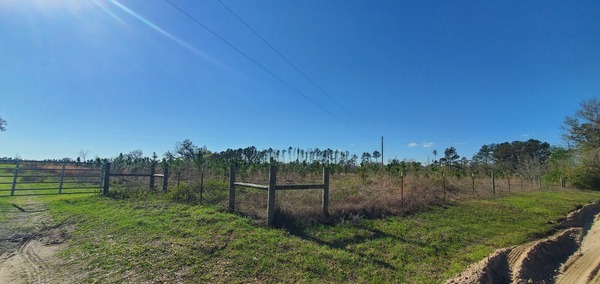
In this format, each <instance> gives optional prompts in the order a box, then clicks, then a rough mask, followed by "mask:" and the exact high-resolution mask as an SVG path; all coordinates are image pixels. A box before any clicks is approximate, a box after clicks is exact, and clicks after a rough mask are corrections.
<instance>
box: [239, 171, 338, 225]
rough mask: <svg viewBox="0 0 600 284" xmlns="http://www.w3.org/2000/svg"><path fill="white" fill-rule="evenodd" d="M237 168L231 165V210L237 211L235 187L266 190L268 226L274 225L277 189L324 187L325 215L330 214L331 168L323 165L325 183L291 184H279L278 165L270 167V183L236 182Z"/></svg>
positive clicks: (323, 208)
mask: <svg viewBox="0 0 600 284" xmlns="http://www.w3.org/2000/svg"><path fill="white" fill-rule="evenodd" d="M235 176H236V168H235V166H234V165H231V166H230V170H229V211H230V212H233V211H235V187H236V186H242V187H249V188H255V189H260V190H266V191H267V192H268V196H267V226H272V225H273V221H274V220H275V192H276V191H277V190H303V189H323V196H322V204H321V206H322V210H323V216H325V217H328V216H329V169H328V168H326V167H323V183H322V184H290V185H277V166H271V167H270V169H269V184H268V185H261V184H253V183H245V182H236V180H235Z"/></svg>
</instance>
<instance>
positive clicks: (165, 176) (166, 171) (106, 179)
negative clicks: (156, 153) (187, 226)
mask: <svg viewBox="0 0 600 284" xmlns="http://www.w3.org/2000/svg"><path fill="white" fill-rule="evenodd" d="M111 164H112V163H105V164H104V170H103V177H104V182H103V190H102V194H103V195H104V196H107V195H108V193H109V190H110V178H111V177H148V178H149V179H150V190H153V189H154V187H155V186H154V183H155V178H157V177H159V178H162V179H163V184H162V189H163V192H165V193H166V192H167V188H168V186H169V168H168V167H166V166H165V167H164V169H163V174H157V173H156V164H152V166H151V167H150V173H149V174H139V173H138V174H120V173H111Z"/></svg>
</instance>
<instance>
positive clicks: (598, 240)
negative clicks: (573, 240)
mask: <svg viewBox="0 0 600 284" xmlns="http://www.w3.org/2000/svg"><path fill="white" fill-rule="evenodd" d="M599 270H600V214H596V215H595V220H594V222H593V226H592V227H591V228H590V230H588V231H587V234H586V236H585V237H584V238H583V241H582V243H581V248H580V250H579V251H578V252H577V253H575V254H573V255H572V256H571V257H570V258H569V260H568V261H567V262H566V263H565V264H564V265H563V266H562V267H561V269H560V272H561V273H560V275H559V276H558V277H557V279H556V283H586V282H591V283H600V273H598V271H599Z"/></svg>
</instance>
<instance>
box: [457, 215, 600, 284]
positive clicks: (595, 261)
mask: <svg viewBox="0 0 600 284" xmlns="http://www.w3.org/2000/svg"><path fill="white" fill-rule="evenodd" d="M599 213H600V203H594V204H589V205H586V206H583V207H582V208H580V209H578V210H576V211H574V212H571V213H570V214H569V215H568V216H567V218H565V219H564V220H563V221H562V222H561V223H560V224H559V225H557V226H556V228H557V229H560V231H559V232H558V233H556V234H554V235H553V236H551V237H548V238H545V239H542V240H538V241H534V242H530V243H526V244H523V245H519V246H516V247H510V248H503V249H499V250H497V251H495V252H494V253H492V254H491V255H490V256H488V257H487V258H485V259H483V260H481V261H479V262H477V263H475V264H472V265H471V266H469V267H468V268H467V269H466V270H465V271H463V272H461V273H460V274H458V275H457V276H456V277H454V278H452V279H449V280H447V281H446V283H555V281H558V283H588V282H590V281H591V283H600V274H599V273H598V271H599V270H600V214H599ZM594 220H596V222H594ZM592 225H593V226H592ZM584 236H585V237H584ZM557 276H558V277H557Z"/></svg>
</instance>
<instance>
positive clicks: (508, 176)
mask: <svg viewBox="0 0 600 284" xmlns="http://www.w3.org/2000/svg"><path fill="white" fill-rule="evenodd" d="M507 179H508V192H510V175H507Z"/></svg>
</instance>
